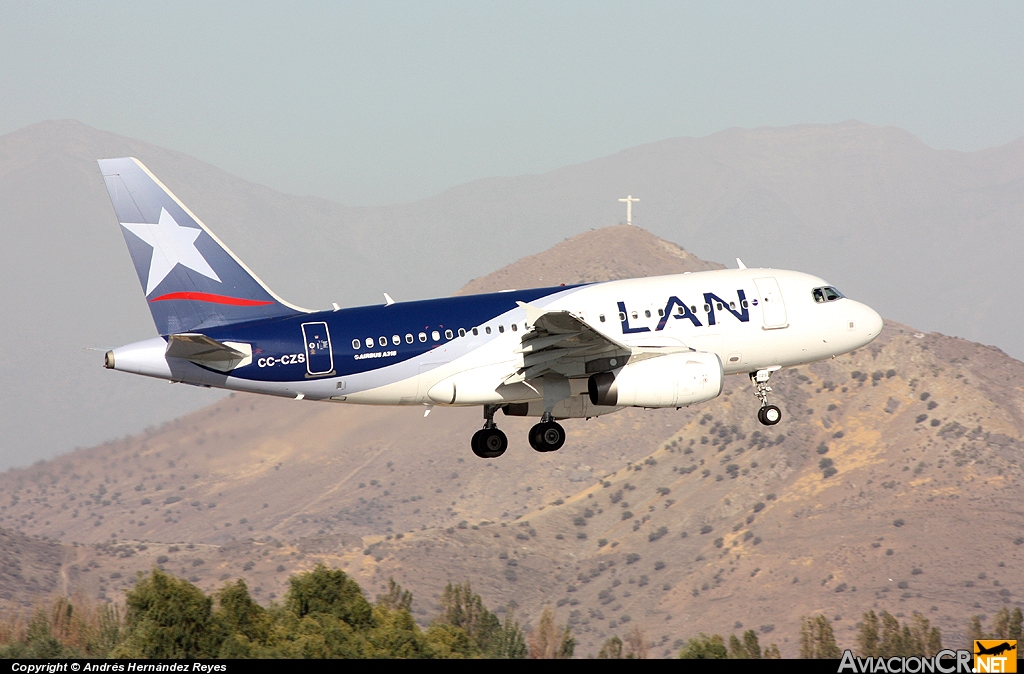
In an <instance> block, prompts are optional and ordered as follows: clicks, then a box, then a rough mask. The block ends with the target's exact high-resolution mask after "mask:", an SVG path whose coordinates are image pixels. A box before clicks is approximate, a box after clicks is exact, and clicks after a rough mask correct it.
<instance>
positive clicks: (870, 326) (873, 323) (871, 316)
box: [858, 304, 883, 344]
mask: <svg viewBox="0 0 1024 674" xmlns="http://www.w3.org/2000/svg"><path fill="white" fill-rule="evenodd" d="M858 309H859V312H860V318H859V320H860V325H859V326H858V327H860V328H861V330H862V331H863V334H864V343H865V344H867V343H868V342H871V341H872V340H873V339H874V338H875V337H878V335H879V333H881V332H882V323H883V321H882V317H881V316H879V315H878V312H877V311H875V310H874V309H872V308H871V307H869V306H868V305H866V304H861V305H860V307H858Z"/></svg>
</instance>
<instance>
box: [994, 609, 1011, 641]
mask: <svg viewBox="0 0 1024 674" xmlns="http://www.w3.org/2000/svg"><path fill="white" fill-rule="evenodd" d="M1009 635H1010V610H1009V609H1008V608H1006V607H1005V606H1004V607H1003V608H1001V609H999V611H998V612H997V613H996V616H995V618H993V619H992V638H993V639H1009V638H1010V636H1009Z"/></svg>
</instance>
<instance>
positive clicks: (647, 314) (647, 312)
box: [644, 309, 651, 318]
mask: <svg viewBox="0 0 1024 674" xmlns="http://www.w3.org/2000/svg"><path fill="white" fill-rule="evenodd" d="M644 316H646V317H647V318H650V317H651V310H650V309H648V310H647V311H645V312H644Z"/></svg>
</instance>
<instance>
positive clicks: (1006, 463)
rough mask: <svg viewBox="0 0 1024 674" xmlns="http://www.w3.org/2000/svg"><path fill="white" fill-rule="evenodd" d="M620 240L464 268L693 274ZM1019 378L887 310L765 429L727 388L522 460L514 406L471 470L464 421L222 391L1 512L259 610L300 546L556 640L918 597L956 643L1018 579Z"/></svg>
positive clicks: (82, 558) (843, 625)
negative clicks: (483, 605)
mask: <svg viewBox="0 0 1024 674" xmlns="http://www.w3.org/2000/svg"><path fill="white" fill-rule="evenodd" d="M625 229H626V228H624V227H612V228H607V229H604V230H597V231H593V232H588V233H586V234H584V235H581V236H578V237H574V238H573V239H570V240H569V241H566V242H564V243H563V244H559V246H560V250H559V254H558V255H551V254H541V255H537V256H533V257H531V258H527V259H524V260H521V261H520V262H519V263H516V264H515V265H511V266H510V267H508V268H506V269H503V270H499V272H496V273H495V274H493V275H490V276H489V277H485V278H481V279H477V280H475V281H473V283H474V284H478V287H480V288H481V289H483V288H493V287H497V286H501V285H504V284H508V285H512V286H517V287H526V286H528V285H532V284H535V282H536V281H537V276H538V274H539V273H540V272H543V273H544V275H547V274H548V273H549V270H551V269H554V268H555V267H556V266H557V269H556V271H557V273H558V274H559V275H561V276H562V277H564V278H566V279H568V282H571V281H572V280H574V279H579V280H583V281H586V280H592V279H593V278H594V273H593V272H591V271H590V266H591V265H597V266H598V267H599V269H600V271H601V273H603V272H604V268H603V267H601V265H604V264H606V261H607V260H610V259H619V260H621V261H622V263H623V264H626V265H636V268H637V269H640V270H641V271H648V272H650V273H664V272H666V271H672V270H673V269H677V270H679V271H686V270H688V268H687V265H690V264H693V263H694V260H693V259H690V258H689V257H687V255H688V254H687V255H682V254H681V253H680V252H679V251H680V250H681V249H678V248H676V247H673V246H671V245H670V244H665V243H664V242H661V241H659V240H658V239H656V238H655V237H653V236H651V235H650V234H648V233H646V232H643V231H642V230H634V231H624V230H625ZM623 241H628V243H629V245H628V246H622V245H620V244H621V243H622V242H623ZM666 251H669V252H670V253H671V254H667V253H666ZM662 255H667V258H662V257H660V256H662ZM616 256H617V257H616ZM630 258H632V259H630ZM673 260H674V262H672V261H673ZM563 261H564V262H563ZM663 263H664V265H665V266H658V265H662V264H663ZM696 263H701V261H699V260H696ZM574 264H575V265H577V266H574ZM671 264H678V265H679V266H678V267H671ZM703 264H709V263H703ZM558 265H564V266H558ZM645 265H651V266H649V267H648V266H645ZM711 266H713V265H711ZM545 282H546V281H545ZM106 374H108V375H111V376H117V375H116V374H114V373H106ZM1022 381H1024V363H1021V362H1019V361H1016V360H1013V359H1011V358H1009V357H1007V356H1006V355H1005V354H1003V353H1002V352H1001V351H999V350H998V349H994V348H991V347H985V346H981V345H978V344H974V343H971V342H967V341H965V340H962V339H955V338H950V337H945V336H942V335H938V334H923V333H918V332H915V331H914V330H913V329H911V328H907V327H906V326H902V325H899V324H893V323H888V324H887V326H886V328H885V330H884V331H883V334H882V336H881V337H879V339H878V340H876V342H874V343H873V344H871V345H869V346H868V347H865V348H863V349H861V350H859V351H858V352H857V353H855V354H852V355H849V356H843V357H840V358H837V359H835V360H830V361H826V362H823V363H817V364H814V365H812V366H809V367H805V368H800V369H799V370H791V371H783V372H780V373H778V374H777V375H776V376H775V377H774V378H773V380H772V384H773V387H774V388H775V394H774V395H773V400H775V401H777V402H778V403H779V404H780V406H782V408H783V410H784V414H785V417H784V420H783V423H782V424H781V425H780V426H777V427H775V428H773V429H765V428H764V427H762V426H760V425H759V424H758V423H757V422H756V420H755V419H754V412H755V410H756V400H755V399H754V397H753V395H752V393H751V389H750V386H749V383H748V382H746V381H745V379H743V378H741V377H730V378H728V379H727V389H726V392H725V393H724V394H723V396H722V397H721V398H719V399H717V400H715V401H712V402H710V403H707V404H704V405H700V406H696V407H694V408H690V409H686V410H682V411H675V410H662V411H642V410H630V411H624V412H621V413H618V414H614V415H611V416H609V417H603V418H601V419H595V420H590V421H586V422H584V421H567V422H566V424H565V425H566V428H567V430H568V433H569V441H568V442H567V444H566V447H565V448H563V449H562V450H561V451H559V452H557V453H553V454H547V455H541V454H537V453H536V452H533V451H532V450H530V449H529V447H528V445H527V443H526V439H525V436H526V430H527V429H528V428H529V426H530V424H531V423H532V421H531V420H524V419H511V418H505V417H502V416H501V415H499V417H498V422H499V425H500V426H501V427H502V428H503V429H504V430H505V431H506V432H507V433H508V434H509V437H510V440H511V445H512V446H511V447H510V449H509V451H508V453H507V454H506V455H505V456H503V457H501V459H498V460H493V461H481V460H479V459H476V458H475V457H473V456H472V455H471V454H470V452H469V449H468V438H469V435H470V434H471V433H472V431H473V430H475V429H476V428H477V427H479V425H480V423H481V419H480V416H479V411H478V410H460V409H443V408H437V409H435V410H434V412H433V413H432V414H431V415H430V417H428V418H426V419H424V418H423V417H422V410H420V409H419V408H414V409H389V408H360V407H355V406H353V407H347V406H331V405H315V404H311V403H305V402H295V401H285V400H278V399H270V398H261V397H257V396H249V395H241V394H239V395H235V396H233V397H231V398H227V399H223V400H221V401H219V402H217V403H215V404H214V405H212V406H210V407H208V408H206V409H204V410H200V411H198V412H195V413H193V414H190V415H188V416H185V417H182V418H180V419H178V420H175V421H173V422H170V423H168V424H165V425H164V426H162V427H160V428H158V429H153V430H151V431H149V432H147V433H145V434H142V435H140V436H136V437H132V438H127V439H124V440H120V441H117V442H112V443H107V444H105V445H102V446H99V447H94V448H91V449H88V450H79V451H77V452H74V453H72V454H69V455H66V456H63V457H59V458H58V459H55V460H53V461H48V462H44V463H41V464H39V465H35V466H32V467H30V468H26V469H20V470H12V471H8V472H7V473H5V474H3V475H0V526H3V527H7V528H11V527H16V528H18V529H20V530H22V531H24V532H25V533H27V534H29V535H43V536H50V537H55V538H57V539H58V540H60V541H62V542H64V543H65V544H67V543H69V542H71V541H75V542H79V543H85V544H86V545H79V546H78V547H77V548H75V549H74V554H75V555H77V556H69V561H68V562H66V563H65V564H64V565H63V566H62V567H61V568H62V570H63V571H64V574H65V575H66V577H67V578H68V587H69V590H71V589H74V588H81V589H82V590H84V591H88V592H91V593H94V594H96V595H102V596H106V597H109V598H113V597H116V596H118V593H119V592H120V591H122V590H123V589H124V588H125V587H127V586H128V584H129V583H130V581H131V578H132V577H133V574H134V571H135V570H136V569H147V568H150V567H151V566H152V565H153V564H161V565H162V566H164V567H165V568H166V569H167V570H169V571H172V572H174V573H176V574H179V575H182V576H185V577H188V578H192V579H194V582H196V583H198V584H200V585H201V586H202V587H204V588H205V589H212V588H214V587H217V586H219V585H220V584H221V583H222V582H223V581H222V580H221V579H222V578H223V577H225V576H226V577H236V576H238V575H241V576H243V577H245V578H246V579H247V581H248V583H249V585H250V587H253V588H257V589H258V592H257V593H256V594H257V597H259V598H260V599H261V600H263V601H266V600H269V599H271V598H273V597H275V596H280V595H281V594H282V592H283V590H284V588H285V583H286V580H287V577H288V574H289V573H292V572H294V571H296V570H300V569H307V568H310V567H311V566H312V565H313V564H314V563H315V562H317V561H325V562H327V563H329V564H335V565H340V566H342V567H343V568H345V569H346V570H347V571H348V572H350V573H352V574H353V575H354V576H355V577H356V578H357V579H358V580H359V582H360V583H361V584H362V585H363V587H364V588H365V589H366V591H367V593H368V594H370V595H371V596H372V595H373V594H375V593H376V592H379V591H380V590H381V587H382V585H383V584H384V583H386V581H387V578H388V577H389V576H394V577H395V578H396V579H397V580H398V581H399V582H401V583H402V584H403V585H405V586H407V587H408V588H410V589H412V590H413V592H414V593H415V596H416V603H415V605H414V611H415V613H416V614H417V617H418V618H420V619H426V618H428V617H429V616H430V615H431V614H432V613H433V611H434V607H433V602H434V601H435V599H436V596H437V594H438V593H439V592H440V590H441V589H442V588H443V586H444V584H445V583H446V582H449V581H461V580H465V579H470V580H471V581H472V582H473V585H474V588H475V589H476V590H477V591H479V592H481V593H482V594H483V595H484V597H485V599H486V601H487V602H488V603H489V605H491V606H499V605H502V604H504V603H506V602H508V601H510V600H515V601H516V602H517V603H518V605H519V607H520V608H519V615H520V617H521V618H522V619H524V620H525V621H527V622H529V621H531V620H535V619H536V617H537V616H538V615H539V613H540V610H541V609H542V607H543V605H545V604H547V603H550V604H554V605H555V606H556V607H557V610H558V617H559V620H560V621H570V622H571V623H572V625H573V629H574V631H575V632H576V634H577V635H578V636H579V638H580V648H579V650H578V652H579V653H581V654H588V653H595V652H596V651H597V647H598V646H599V644H600V642H601V641H602V640H603V639H604V638H607V636H610V635H611V634H613V633H618V634H620V635H621V634H623V633H624V632H625V631H626V630H627V629H629V628H630V627H631V626H632V625H637V624H638V625H640V626H642V627H643V628H644V630H645V631H646V632H647V634H648V636H649V637H651V638H652V640H653V641H654V642H655V643H657V644H658V647H657V648H655V649H654V650H653V653H655V654H658V655H661V654H664V652H665V650H669V649H671V647H672V643H673V641H674V640H675V639H676V638H688V637H689V636H692V635H693V634H694V633H695V632H697V631H702V630H703V631H719V632H723V633H728V632H731V631H733V629H734V628H733V626H734V624H735V623H736V622H737V621H739V622H742V623H743V624H744V625H745V626H746V628H754V629H758V630H760V631H761V632H762V634H763V635H762V639H763V640H764V641H766V642H767V641H772V640H777V641H778V642H779V645H780V647H781V648H782V651H783V654H784V655H792V654H793V653H795V648H796V645H795V643H793V642H792V641H790V642H789V643H787V642H785V641H783V639H785V638H788V637H795V635H796V634H797V633H798V629H797V625H798V622H797V621H798V618H799V616H800V615H805V614H809V613H812V612H814V613H817V612H825V613H826V614H827V615H828V616H829V617H830V618H833V619H834V618H835V617H836V616H839V618H840V619H839V620H836V621H835V624H836V626H837V638H838V639H839V642H840V645H849V643H850V641H851V639H852V631H851V627H852V625H853V624H854V623H855V622H856V620H857V619H858V617H859V614H860V612H862V611H864V610H867V609H868V608H875V609H876V611H877V610H880V609H887V610H889V611H890V612H893V613H906V614H907V615H909V613H910V612H911V611H912V610H921V611H923V612H924V613H925V614H926V615H927V616H928V617H929V618H930V619H931V620H932V621H933V622H934V623H936V624H938V626H939V627H940V628H941V629H942V630H943V633H944V635H945V637H946V640H947V643H953V644H954V645H955V644H957V643H959V641H957V639H959V637H958V635H960V634H962V630H963V628H964V626H965V621H966V616H967V615H970V614H971V613H989V614H991V613H993V612H995V611H996V610H997V609H998V608H999V607H1000V606H1002V605H1003V603H1004V601H1005V602H1012V603H1014V604H1019V603H1020V602H1021V598H1022V596H1024V583H1022V581H1021V580H1020V579H1021V578H1022V574H1021V570H1022V567H1024V558H1022V553H1024V546H1021V545H1020V544H1018V543H1017V541H1018V540H1020V533H1019V532H1020V530H1021V528H1022V526H1024V521H1022V519H1021V517H1022V516H1021V513H1020V509H1019V505H1018V504H1017V500H1018V499H1017V494H1018V492H1019V483H1020V478H1021V458H1022V451H1024V449H1022V447H1024V445H1022V440H1024V418H1022V413H1021V410H1022V409H1024V389H1022V385H1021V383H1020V382H1022ZM926 393H927V394H928V395H927V396H925V395H924V394H926ZM922 416H923V418H922ZM933 424H934V425H933ZM780 438H781V440H780ZM705 439H706V441H705ZM823 446H824V447H825V449H826V451H825V452H824V453H821V452H820V450H821V448H822V447H823ZM825 459H827V460H830V461H832V462H833V463H832V465H831V466H825V467H824V468H823V467H822V461H823V460H825ZM755 463H756V464H757V465H756V466H755V465H754V464H755ZM691 466H692V467H693V468H692V470H691ZM828 467H832V468H834V469H835V470H837V472H836V473H835V474H832V475H830V476H828V477H825V472H826V469H827V468H828ZM705 470H707V471H708V475H707V476H706V477H705V476H704V474H703V471H705ZM719 478H721V479H719ZM604 484H608V486H607V487H605V486H604ZM666 489H667V490H668V491H667V492H665V491H664V490H666ZM772 495H773V496H774V498H770V496H772ZM72 497H74V498H72ZM759 504H760V505H759ZM588 510H589V511H590V514H589V515H588ZM627 512H628V513H629V514H630V516H628V517H626V516H625V513H627ZM897 521H900V522H901V524H900V525H899V526H897V525H896V524H895V523H896V522H897ZM580 522H582V523H580ZM488 523H490V524H488ZM705 526H709V527H711V531H710V532H709V533H706V534H702V533H701V531H702V528H703V527H705ZM662 527H664V532H662ZM684 532H685V533H686V534H687V535H686V537H685V538H684V537H683V536H682V534H683V533H684ZM967 532H970V533H969V534H968V533H967ZM748 533H749V536H748ZM579 534H585V535H586V537H585V538H580V537H579ZM559 536H561V538H559ZM965 537H966V538H967V539H968V540H969V543H968V544H965ZM719 538H720V539H721V546H722V547H720V548H719V547H717V546H716V542H717V539H719ZM602 539H604V541H605V543H604V544H603V545H602V544H601V541H602ZM875 544H877V545H878V547H874V545H875ZM890 549H891V550H892V554H891V555H889V554H887V551H888V550H890ZM630 554H633V555H639V558H637V559H635V560H634V561H632V562H630V561H629V560H630V559H631V558H630V557H628V555H630ZM513 562H514V564H513ZM659 562H662V563H664V566H663V567H660V568H658V563H659ZM1000 564H1002V566H1000ZM915 570H919V571H920V573H916V572H915ZM981 573H983V574H985V578H980V577H979V574H981ZM794 578H795V579H796V580H797V582H795V583H794V582H793V579H794ZM889 578H892V581H889V580H888V579H889ZM631 580H632V582H631ZM616 581H618V584H616ZM903 583H905V584H906V587H900V585H901V584H903ZM996 583H998V584H996ZM666 585H667V586H668V588H667V589H665V588H666ZM705 586H706V587H705ZM570 587H572V588H573V589H571V590H570ZM627 593H628V595H627ZM1003 593H1006V594H1003ZM574 602H575V603H574ZM975 603H977V606H975ZM932 607H935V608H934V610H933V608H932ZM627 616H628V618H629V620H628V621H627V620H624V618H626V617H627ZM769 626H773V627H772V628H771V629H769ZM663 636H666V637H668V639H667V640H665V641H663V640H662V637H663Z"/></svg>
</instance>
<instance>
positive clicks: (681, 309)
mask: <svg viewBox="0 0 1024 674" xmlns="http://www.w3.org/2000/svg"><path fill="white" fill-rule="evenodd" d="M685 313H686V307H680V306H677V307H676V315H677V316H682V315H683V314H685Z"/></svg>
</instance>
